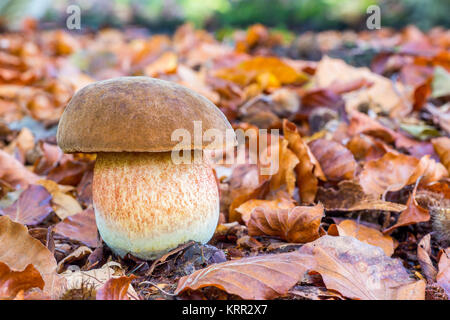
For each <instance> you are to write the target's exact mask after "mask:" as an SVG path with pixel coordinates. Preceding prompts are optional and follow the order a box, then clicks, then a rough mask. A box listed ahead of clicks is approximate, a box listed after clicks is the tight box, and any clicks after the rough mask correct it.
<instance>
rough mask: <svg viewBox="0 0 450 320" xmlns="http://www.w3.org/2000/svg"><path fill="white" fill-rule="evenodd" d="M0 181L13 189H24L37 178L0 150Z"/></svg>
mask: <svg viewBox="0 0 450 320" xmlns="http://www.w3.org/2000/svg"><path fill="white" fill-rule="evenodd" d="M0 179H2V180H4V181H6V182H7V183H9V184H10V185H12V186H13V187H20V188H26V187H28V186H29V185H30V184H33V183H35V182H36V181H37V180H39V177H38V176H37V175H35V174H34V173H32V172H31V171H29V170H28V169H27V168H25V167H24V165H22V164H21V163H20V162H19V161H17V160H16V159H15V158H14V157H13V156H11V155H10V154H8V153H7V152H5V151H3V150H0Z"/></svg>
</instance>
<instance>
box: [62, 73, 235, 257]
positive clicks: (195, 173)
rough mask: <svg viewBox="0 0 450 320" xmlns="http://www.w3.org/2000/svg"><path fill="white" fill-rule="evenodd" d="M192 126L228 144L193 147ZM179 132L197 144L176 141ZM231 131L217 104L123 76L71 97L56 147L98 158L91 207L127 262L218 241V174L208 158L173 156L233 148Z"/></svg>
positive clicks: (180, 90) (103, 233)
mask: <svg viewBox="0 0 450 320" xmlns="http://www.w3.org/2000/svg"><path fill="white" fill-rule="evenodd" d="M194 121H201V130H202V132H201V133H205V132H206V131H207V130H209V129H214V130H216V132H221V133H223V137H224V139H222V140H221V139H214V141H212V142H210V143H208V144H206V143H202V144H201V145H200V146H199V145H198V143H197V144H194V142H195V141H194V140H195V139H194V131H195V130H194V129H195V126H194ZM177 129H184V130H185V132H188V133H189V134H190V135H191V137H192V139H187V140H183V141H181V142H179V141H177V140H175V141H174V139H172V138H173V137H172V134H173V132H174V131H175V130H177ZM229 129H231V126H230V123H229V122H228V120H227V119H226V117H225V116H224V115H223V113H222V112H221V111H220V110H219V109H218V108H217V107H216V106H215V105H214V104H213V103H212V102H210V101H209V100H207V99H206V98H204V97H203V96H201V95H199V94H197V93H195V92H193V91H191V90H189V89H187V88H185V87H183V86H180V85H177V84H175V83H172V82H168V81H163V80H157V79H152V78H148V77H120V78H115V79H110V80H105V81H99V82H96V83H93V84H90V85H88V86H86V87H84V88H83V89H81V90H80V91H78V92H77V93H76V94H75V95H74V96H73V98H72V99H71V100H70V102H69V104H68V105H67V107H66V109H65V110H64V113H63V115H62V117H61V119H60V122H59V126H58V132H57V141H58V145H59V146H60V147H61V149H62V150H63V151H64V152H66V153H76V152H77V153H78V152H85V153H96V154H97V158H96V163H95V167H94V178H93V184H92V191H93V204H94V210H95V217H96V221H97V227H98V230H99V231H100V235H101V236H102V238H103V240H104V241H105V242H106V244H107V245H108V246H109V247H110V248H111V249H112V250H113V251H114V252H115V253H116V254H118V255H120V256H122V257H123V256H124V255H125V254H127V253H131V254H132V255H134V256H136V257H138V258H142V259H154V258H156V257H158V256H160V255H162V254H163V253H165V252H167V251H169V250H170V249H173V248H175V247H177V246H178V245H179V244H182V243H184V242H186V241H189V240H194V241H198V242H201V243H206V242H207V241H209V240H210V238H211V237H212V235H213V233H214V230H215V227H216V225H217V221H218V217H219V193H218V187H217V184H216V180H215V176H214V173H213V170H212V168H211V166H210V164H209V163H208V161H207V160H205V159H203V157H201V161H192V162H191V163H181V164H176V163H175V162H174V161H173V160H172V154H173V151H179V150H185V151H179V152H189V154H190V153H191V152H192V151H191V150H201V151H200V153H202V152H204V150H205V149H213V150H215V149H221V148H224V147H225V145H226V144H227V143H228V145H229V143H232V145H234V142H235V141H234V140H235V137H234V133H233V134H231V135H230V134H229V133H230V130H229ZM226 131H228V134H225V132H226ZM196 134H198V132H197V133H196ZM230 140H232V141H230ZM196 152H198V151H196Z"/></svg>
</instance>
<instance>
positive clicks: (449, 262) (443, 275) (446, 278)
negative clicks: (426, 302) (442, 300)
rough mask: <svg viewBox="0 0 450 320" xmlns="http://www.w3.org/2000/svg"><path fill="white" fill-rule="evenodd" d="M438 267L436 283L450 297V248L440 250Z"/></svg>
mask: <svg viewBox="0 0 450 320" xmlns="http://www.w3.org/2000/svg"><path fill="white" fill-rule="evenodd" d="M438 267H439V271H438V274H437V275H436V282H437V283H438V285H440V286H441V287H442V288H443V289H444V290H445V293H447V295H448V296H450V248H447V249H445V250H441V252H440V258H439V265H438Z"/></svg>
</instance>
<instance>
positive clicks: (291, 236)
mask: <svg viewBox="0 0 450 320" xmlns="http://www.w3.org/2000/svg"><path fill="white" fill-rule="evenodd" d="M323 216H324V210H323V206H322V205H321V204H318V205H316V206H314V207H294V208H292V209H275V210H274V209H266V208H261V207H258V208H255V209H254V210H253V211H252V214H251V217H250V220H249V222H248V234H249V235H251V236H260V235H268V236H275V237H280V238H281V239H283V240H285V241H287V242H299V243H305V242H310V241H314V240H316V239H317V238H318V237H319V226H320V222H321V220H322V217H323Z"/></svg>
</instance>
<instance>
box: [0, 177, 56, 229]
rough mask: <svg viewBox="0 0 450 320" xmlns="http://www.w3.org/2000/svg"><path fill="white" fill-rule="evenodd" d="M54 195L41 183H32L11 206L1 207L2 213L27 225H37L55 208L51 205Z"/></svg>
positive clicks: (0, 212)
mask: <svg viewBox="0 0 450 320" xmlns="http://www.w3.org/2000/svg"><path fill="white" fill-rule="evenodd" d="M51 199H52V196H51V195H50V193H48V191H47V189H45V188H44V187H43V186H40V185H34V184H33V185H30V186H29V187H28V188H27V189H26V190H25V191H24V192H22V193H21V194H20V196H19V199H17V201H15V202H14V203H13V204H12V205H11V206H10V207H8V208H5V209H4V210H1V209H0V215H6V216H9V217H10V218H11V220H13V221H16V222H19V223H21V224H26V225H37V224H39V223H41V222H43V221H44V220H45V219H46V218H47V217H48V215H49V214H50V213H52V212H53V209H52V207H51V205H50V201H51Z"/></svg>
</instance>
